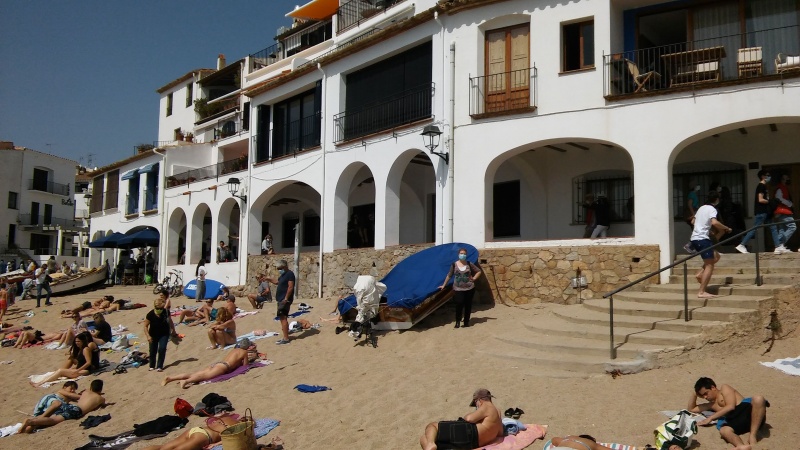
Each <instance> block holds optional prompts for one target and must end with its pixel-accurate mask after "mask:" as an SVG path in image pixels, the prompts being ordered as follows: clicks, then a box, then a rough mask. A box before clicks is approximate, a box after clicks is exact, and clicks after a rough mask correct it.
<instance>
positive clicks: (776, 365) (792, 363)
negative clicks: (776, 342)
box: [761, 356, 800, 376]
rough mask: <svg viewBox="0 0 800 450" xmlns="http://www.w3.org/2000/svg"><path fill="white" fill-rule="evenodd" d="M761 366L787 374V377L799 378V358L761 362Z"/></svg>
mask: <svg viewBox="0 0 800 450" xmlns="http://www.w3.org/2000/svg"><path fill="white" fill-rule="evenodd" d="M761 365H762V366H767V367H772V368H773V369H778V370H780V371H781V372H783V373H788V374H789V375H798V376H800V356H798V357H797V358H783V359H776V360H775V361H773V362H762V363H761Z"/></svg>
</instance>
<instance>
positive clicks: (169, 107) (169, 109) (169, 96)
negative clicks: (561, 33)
mask: <svg viewBox="0 0 800 450" xmlns="http://www.w3.org/2000/svg"><path fill="white" fill-rule="evenodd" d="M171 115H172V92H170V93H169V94H167V117H169V116H171Z"/></svg>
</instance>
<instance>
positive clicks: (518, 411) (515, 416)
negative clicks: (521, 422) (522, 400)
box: [511, 408, 525, 420]
mask: <svg viewBox="0 0 800 450" xmlns="http://www.w3.org/2000/svg"><path fill="white" fill-rule="evenodd" d="M523 414H525V411H523V410H521V409H519V408H516V409H514V414H512V415H511V418H512V419H514V420H518V419H519V416H521V415H523Z"/></svg>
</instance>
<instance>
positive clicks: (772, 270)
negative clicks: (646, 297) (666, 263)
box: [672, 263, 800, 279]
mask: <svg viewBox="0 0 800 450" xmlns="http://www.w3.org/2000/svg"><path fill="white" fill-rule="evenodd" d="M688 270H689V276H694V274H696V273H697V271H698V270H700V266H695V267H692V266H689V267H688ZM798 272H800V266H797V265H784V266H777V267H764V266H763V265H762V266H761V267H760V273H761V275H797V273H798ZM672 275H680V276H681V277H682V276H683V266H675V267H673V268H672ZM714 275H752V277H753V279H755V276H756V266H755V265H754V264H753V265H750V266H746V267H745V266H724V265H719V263H717V264H715V265H714Z"/></svg>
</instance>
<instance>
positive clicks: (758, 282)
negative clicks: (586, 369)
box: [603, 219, 800, 359]
mask: <svg viewBox="0 0 800 450" xmlns="http://www.w3.org/2000/svg"><path fill="white" fill-rule="evenodd" d="M798 222H800V219H795V220H791V221H786V222H781V224H787V223H798ZM775 225H776V224H775V223H772V222H770V223H765V224H761V225H756V226H754V227H751V228H749V229H747V230H744V231H742V232H740V233H737V234H735V235H733V236H731V237H729V238H727V239H724V240H722V241H719V242H717V243H716V244H714V245H712V246H711V247H708V248H707V249H705V251H708V250H714V251H716V249H717V248H719V247H722V246H723V245H728V244H729V243H730V242H733V241H734V240H735V239H739V238H740V237H741V236H744V235H745V234H747V233H749V232H750V231H752V230H758V229H761V228H766V227H774V226H775ZM756 239H758V233H756ZM754 247H755V251H754V252H753V254H754V255H755V265H756V277H755V280H754V284H755V285H756V286H761V285H762V284H763V279H762V278H761V265H760V262H759V251H758V245H755V246H754ZM701 254H702V253H694V254H691V255H689V256H687V257H685V258H681V259H679V260H677V261H675V262H674V263H672V264H669V265H667V266H664V267H662V268H660V269H658V270H656V271H654V272H650V273H648V274H647V275H645V276H643V277H641V278H638V279H636V280H634V281H631V282H630V283H628V284H626V285H624V286H622V287H618V288H617V289H614V290H613V291H611V292H607V293H605V294H603V298H607V299H608V323H609V331H610V338H611V339H610V357H611V359H616V358H617V349H616V347H615V346H614V295H615V294H618V293H620V292H622V291H624V290H626V289H628V288H630V287H633V286H636V285H637V284H639V283H641V282H643V281H645V280H647V279H649V278H651V277H654V276H656V275H658V274H660V273H661V272H664V271H665V270H669V269H672V268H673V267H676V266H679V265H681V264H683V320H684V321H685V322H689V321H690V320H691V315H690V314H689V280H688V274H689V268H688V265H687V264H686V262H687V261H689V260H690V259H692V258H697V257H698V256H700V255H701Z"/></svg>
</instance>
